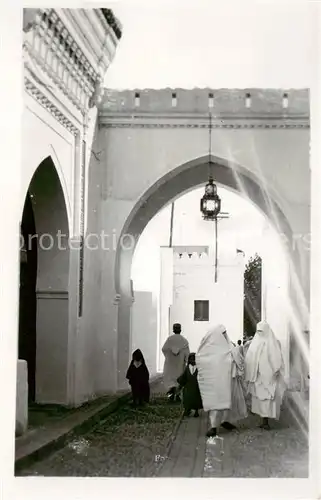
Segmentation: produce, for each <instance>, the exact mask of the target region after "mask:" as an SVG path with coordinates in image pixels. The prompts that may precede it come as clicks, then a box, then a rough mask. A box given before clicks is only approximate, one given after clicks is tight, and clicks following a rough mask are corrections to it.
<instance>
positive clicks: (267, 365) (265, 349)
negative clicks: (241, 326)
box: [245, 321, 283, 392]
mask: <svg viewBox="0 0 321 500" xmlns="http://www.w3.org/2000/svg"><path fill="white" fill-rule="evenodd" d="M282 367H283V357H282V351H281V344H280V342H279V341H278V340H277V338H276V336H275V335H274V333H273V331H272V329H271V328H270V326H269V324H268V323H267V322H266V321H260V322H259V323H258V324H257V327H256V334H255V336H254V338H253V340H252V342H251V345H250V347H249V349H248V351H247V353H246V357H245V379H246V380H247V381H248V382H255V381H256V379H257V375H258V372H260V378H261V381H262V382H263V384H264V386H265V388H266V389H269V388H270V389H271V391H272V392H273V391H274V386H275V375H276V373H277V372H280V371H281V369H282Z"/></svg>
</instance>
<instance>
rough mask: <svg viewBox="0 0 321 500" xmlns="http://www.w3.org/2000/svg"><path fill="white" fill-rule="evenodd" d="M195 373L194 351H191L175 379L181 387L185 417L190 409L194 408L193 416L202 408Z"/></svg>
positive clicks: (196, 415)
mask: <svg viewBox="0 0 321 500" xmlns="http://www.w3.org/2000/svg"><path fill="white" fill-rule="evenodd" d="M197 373H198V372H197V368H196V362H195V353H191V354H190V355H189V356H188V363H187V366H186V368H185V370H184V372H183V374H182V375H181V376H180V377H179V378H178V379H177V382H178V383H179V385H180V387H183V405H184V416H186V417H188V416H189V415H190V413H191V411H192V410H195V413H194V417H198V416H199V414H198V410H200V409H202V408H203V404H202V398H201V393H200V390H199V386H198V381H197Z"/></svg>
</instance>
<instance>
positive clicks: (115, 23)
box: [99, 9, 122, 40]
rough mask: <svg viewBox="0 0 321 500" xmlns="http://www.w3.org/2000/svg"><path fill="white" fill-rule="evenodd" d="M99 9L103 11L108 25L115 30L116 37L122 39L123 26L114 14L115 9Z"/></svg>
mask: <svg viewBox="0 0 321 500" xmlns="http://www.w3.org/2000/svg"><path fill="white" fill-rule="evenodd" d="M99 10H100V11H101V12H102V14H103V16H104V19H105V20H106V21H107V23H108V25H109V26H110V27H111V28H112V30H113V31H114V33H115V35H116V38H117V39H118V40H120V39H121V37H122V26H121V24H120V22H119V20H118V19H117V18H116V17H115V16H114V13H113V11H112V10H111V9H99Z"/></svg>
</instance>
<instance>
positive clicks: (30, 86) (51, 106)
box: [24, 77, 79, 136]
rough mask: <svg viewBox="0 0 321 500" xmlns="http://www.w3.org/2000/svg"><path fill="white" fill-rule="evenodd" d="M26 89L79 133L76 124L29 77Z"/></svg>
mask: <svg viewBox="0 0 321 500" xmlns="http://www.w3.org/2000/svg"><path fill="white" fill-rule="evenodd" d="M24 82H25V89H26V91H27V92H28V93H29V94H30V95H31V96H32V97H33V98H34V99H35V100H36V101H37V102H38V103H39V104H41V106H42V107H43V108H45V109H46V110H47V111H49V113H50V114H51V115H52V116H53V117H54V118H55V119H56V120H57V121H58V122H59V123H60V124H61V125H63V127H65V128H66V129H67V130H69V132H71V133H72V134H73V135H75V136H76V135H77V134H78V132H79V130H78V129H77V127H75V125H74V124H73V123H72V122H71V121H70V120H69V119H68V118H67V117H66V116H65V115H64V114H63V113H62V112H61V111H60V109H58V108H57V107H56V106H55V105H54V104H53V103H52V102H51V101H50V100H49V99H48V97H47V96H46V95H45V94H44V93H43V92H41V91H40V90H39V89H38V87H36V85H35V84H34V83H33V82H32V81H31V80H29V79H28V78H27V77H25V79H24Z"/></svg>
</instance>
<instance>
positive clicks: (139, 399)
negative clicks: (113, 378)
mask: <svg viewBox="0 0 321 500" xmlns="http://www.w3.org/2000/svg"><path fill="white" fill-rule="evenodd" d="M126 378H127V379H128V381H129V384H130V386H131V389H132V396H133V406H134V407H136V406H142V405H143V404H144V403H148V402H149V396H150V388H149V371H148V369H147V366H146V364H145V360H144V356H143V354H142V352H141V350H140V349H137V350H136V351H135V352H134V353H133V357H132V362H131V363H130V365H129V368H128V370H127V374H126Z"/></svg>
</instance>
